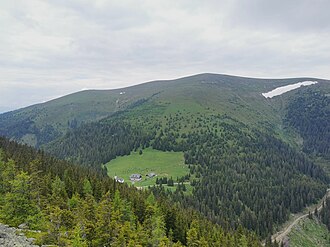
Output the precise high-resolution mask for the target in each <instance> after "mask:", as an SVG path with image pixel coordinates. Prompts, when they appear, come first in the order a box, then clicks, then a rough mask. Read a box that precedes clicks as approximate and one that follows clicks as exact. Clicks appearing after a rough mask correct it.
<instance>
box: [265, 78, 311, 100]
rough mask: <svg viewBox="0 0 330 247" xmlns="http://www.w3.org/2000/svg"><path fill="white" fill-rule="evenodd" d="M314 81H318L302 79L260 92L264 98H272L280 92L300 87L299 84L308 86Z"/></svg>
mask: <svg viewBox="0 0 330 247" xmlns="http://www.w3.org/2000/svg"><path fill="white" fill-rule="evenodd" d="M316 83H318V82H317V81H302V82H298V83H295V84H290V85H286V86H282V87H278V88H275V89H274V90H272V91H269V92H268V93H262V96H264V97H265V98H273V97H275V96H279V95H281V94H284V93H287V92H289V91H291V90H294V89H297V88H300V87H301V86H309V85H314V84H316Z"/></svg>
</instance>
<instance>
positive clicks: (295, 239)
mask: <svg viewBox="0 0 330 247" xmlns="http://www.w3.org/2000/svg"><path fill="white" fill-rule="evenodd" d="M289 239H290V247H329V246H330V233H329V231H328V230H327V228H326V226H325V225H324V224H321V223H319V222H318V221H317V220H316V219H308V218H305V219H303V220H301V221H300V222H299V224H298V225H297V226H296V227H295V228H293V230H292V231H291V233H290V234H289Z"/></svg>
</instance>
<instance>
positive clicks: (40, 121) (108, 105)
mask: <svg viewBox="0 0 330 247" xmlns="http://www.w3.org/2000/svg"><path fill="white" fill-rule="evenodd" d="M302 80H316V79H313V78H294V79H276V80H274V79H254V78H244V77H236V76H228V75H219V74H199V75H195V76H189V77H184V78H180V79H176V80H167V81H154V82H148V83H144V84H140V85H136V86H132V87H127V88H123V89H116V90H87V91H82V92H78V93H74V94H70V95H67V96H64V97H61V98H58V99H55V100H52V101H49V102H46V103H43V104H38V105H33V106H30V107H27V108H23V109H19V110H16V111H13V112H9V113H4V114H1V115H0V135H4V136H7V137H9V138H14V139H16V140H19V141H23V142H26V143H28V144H30V145H33V146H41V145H43V144H46V143H49V142H50V141H52V140H54V139H57V138H59V137H60V136H62V135H63V134H64V133H65V132H66V131H67V130H69V129H70V128H74V127H76V126H77V125H79V124H81V123H86V122H91V121H97V120H99V119H101V118H104V117H107V116H109V115H111V114H113V113H116V112H118V111H123V110H126V109H129V108H132V107H134V106H135V104H136V103H137V102H139V101H141V100H148V101H149V102H150V103H151V105H152V106H154V105H162V106H164V105H165V106H166V107H165V108H164V109H163V110H165V111H166V113H171V112H176V111H177V110H183V109H189V111H190V112H191V113H194V112H204V111H208V110H213V111H216V112H218V113H220V114H228V115H230V116H232V117H234V118H237V119H238V120H241V121H243V122H247V123H249V122H250V123H252V124H256V123H261V124H263V123H265V122H268V123H269V122H272V123H273V124H274V126H276V125H278V124H279V123H280V118H279V117H278V114H276V112H275V111H274V109H273V108H272V102H271V101H270V100H266V99H265V98H264V97H263V96H262V95H261V93H264V92H267V91H269V90H272V89H274V88H276V87H278V86H283V85H287V84H291V83H296V82H299V81H302ZM271 127H272V126H271Z"/></svg>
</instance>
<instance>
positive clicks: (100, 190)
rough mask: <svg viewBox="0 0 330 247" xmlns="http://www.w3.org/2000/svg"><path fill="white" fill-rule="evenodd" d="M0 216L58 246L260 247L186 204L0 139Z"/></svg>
mask: <svg viewBox="0 0 330 247" xmlns="http://www.w3.org/2000/svg"><path fill="white" fill-rule="evenodd" d="M0 150H1V153H0V220H1V221H2V222H4V223H7V224H10V225H14V226H17V225H18V224H21V223H23V222H24V223H27V224H28V226H29V228H30V230H41V232H40V233H39V232H35V231H27V233H26V234H27V235H29V236H33V237H35V238H36V239H37V240H36V241H37V243H38V244H56V245H58V246H76V247H78V246H79V247H81V246H110V245H111V246H182V245H187V246H260V245H259V242H258V239H257V238H256V237H255V236H254V235H253V234H251V233H249V232H247V231H245V230H243V229H242V228H239V229H238V231H236V232H225V231H224V230H223V228H221V227H219V226H217V225H215V224H212V223H210V222H209V221H207V220H205V219H203V218H202V217H201V216H200V215H199V214H198V213H196V212H195V211H193V210H191V209H187V208H185V209H183V208H182V207H181V206H180V205H179V204H178V203H176V204H173V203H170V201H169V200H167V199H166V198H162V197H158V198H155V197H154V196H153V194H151V193H150V192H147V191H138V190H136V189H135V188H129V187H128V186H126V185H120V184H116V183H114V181H113V180H112V179H111V178H109V177H108V176H107V175H106V174H101V173H97V172H94V171H93V170H91V169H88V168H83V167H79V166H75V165H71V164H69V163H67V162H65V161H60V160H57V159H55V158H52V157H50V156H47V155H45V154H43V153H42V152H37V151H34V150H33V149H32V148H29V147H26V146H22V145H19V144H17V143H15V142H10V141H8V140H7V139H4V138H0Z"/></svg>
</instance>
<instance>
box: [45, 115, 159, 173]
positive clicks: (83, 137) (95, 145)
mask: <svg viewBox="0 0 330 247" xmlns="http://www.w3.org/2000/svg"><path fill="white" fill-rule="evenodd" d="M153 136H154V133H153V132H150V131H149V132H148V131H146V130H145V129H142V128H139V127H137V126H132V125H131V124H130V123H127V122H125V121H122V120H117V119H116V120H111V119H108V120H103V121H100V122H97V123H89V124H84V125H82V126H80V128H78V129H76V130H71V131H69V132H68V133H67V134H66V135H65V136H64V137H63V138H60V139H58V140H56V141H55V142H52V143H50V144H48V145H47V146H46V147H45V149H46V150H47V152H49V153H51V154H53V155H55V156H56V157H59V158H61V159H66V160H68V161H71V162H75V163H78V164H84V165H87V166H93V167H94V168H96V169H98V168H99V167H100V164H104V163H106V162H108V161H109V160H112V159H114V158H116V157H117V156H123V155H128V154H130V152H131V151H132V150H137V149H138V148H140V147H142V148H145V147H149V145H150V140H151V139H152V138H153Z"/></svg>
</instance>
